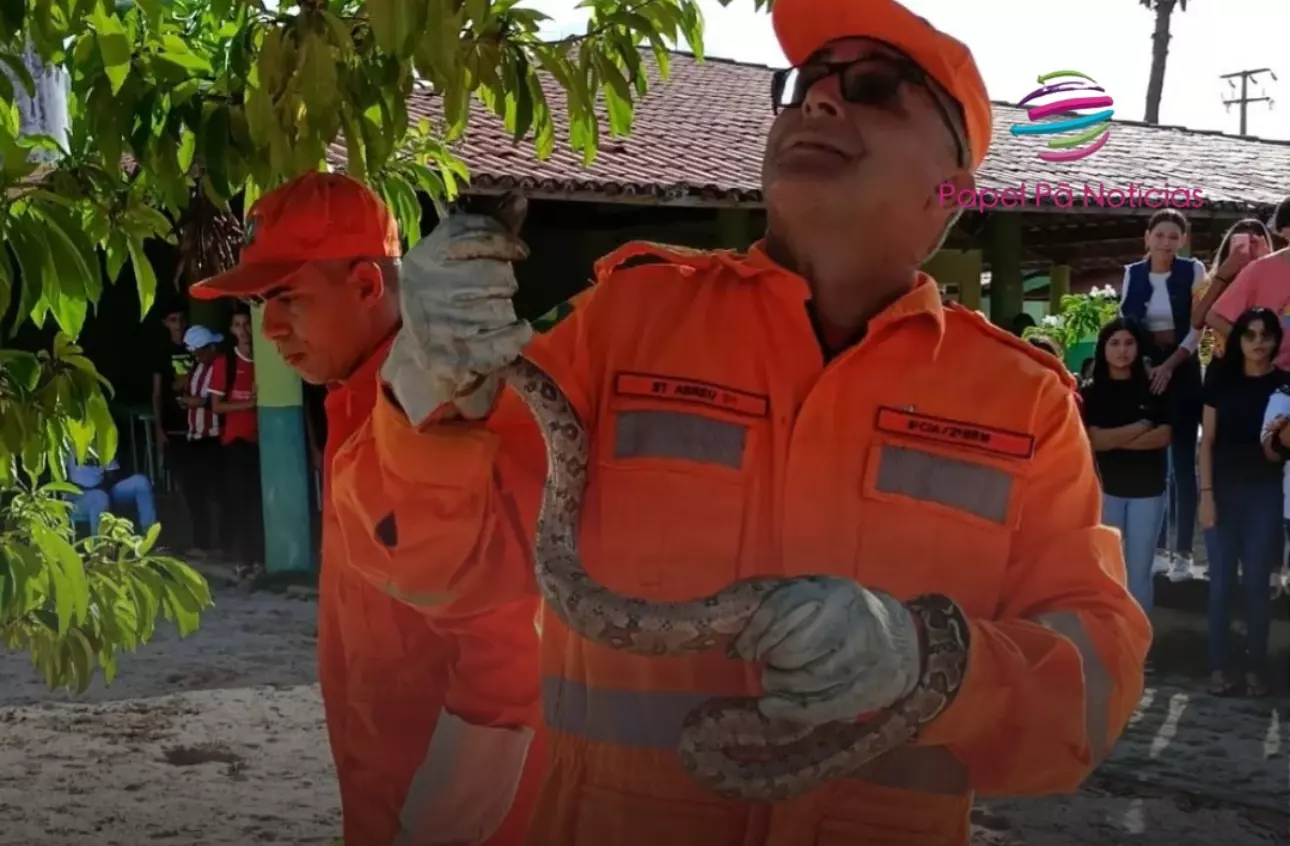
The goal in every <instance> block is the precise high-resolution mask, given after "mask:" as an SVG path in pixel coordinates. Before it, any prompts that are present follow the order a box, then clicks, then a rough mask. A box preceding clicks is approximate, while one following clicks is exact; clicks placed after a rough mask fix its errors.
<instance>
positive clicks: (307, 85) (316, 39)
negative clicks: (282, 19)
mask: <svg viewBox="0 0 1290 846" xmlns="http://www.w3.org/2000/svg"><path fill="white" fill-rule="evenodd" d="M304 50H305V63H304V68H303V69H302V70H301V72H300V75H301V81H300V86H301V95H302V96H303V98H304V101H305V108H306V109H307V110H308V114H309V122H310V123H311V124H316V123H317V122H319V121H322V120H326V119H328V118H330V117H331V116H333V115H334V112H335V108H336V93H337V92H336V62H335V60H333V59H332V56H331V47H330V46H328V44H327V41H326V39H324V38H323V37H322V36H321V35H319V34H313V35H311V36H310V37H309V40H308V41H306V42H305V47H304Z"/></svg>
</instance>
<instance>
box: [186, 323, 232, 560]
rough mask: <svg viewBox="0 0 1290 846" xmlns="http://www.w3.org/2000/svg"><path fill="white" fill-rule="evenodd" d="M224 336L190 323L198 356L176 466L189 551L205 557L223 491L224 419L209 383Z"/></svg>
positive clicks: (192, 349)
mask: <svg viewBox="0 0 1290 846" xmlns="http://www.w3.org/2000/svg"><path fill="white" fill-rule="evenodd" d="M222 340H224V338H223V336H222V335H220V334H219V333H217V332H212V331H211V330H209V329H207V328H206V327H205V326H190V327H188V331H186V332H185V333H184V346H186V347H187V348H188V350H189V351H190V352H191V353H192V354H193V358H194V359H196V362H197V364H196V366H195V367H194V368H193V372H192V375H191V376H190V377H189V379H188V386H187V388H186V390H185V395H184V405H185V406H186V407H187V409H188V439H187V441H186V442H185V443H183V444H182V445H181V448H180V450H179V452H180V455H179V456H178V457H179V459H180V460H179V461H178V462H177V465H178V466H177V467H176V469H177V470H178V471H179V473H180V475H181V484H180V487H181V488H182V490H183V492H184V497H185V498H186V499H187V500H188V509H189V513H191V514H192V520H193V535H192V544H191V545H190V548H189V550H188V553H187V554H188V555H189V556H190V557H194V558H202V557H205V556H206V555H207V554H209V553H210V550H211V513H212V511H213V509H214V508H215V501H216V500H217V499H219V494H220V491H221V490H222V487H221V484H220V479H221V476H220V425H221V424H222V422H223V420H222V418H221V416H220V415H219V414H217V413H216V412H215V410H214V409H213V408H212V407H211V393H210V384H211V378H212V377H213V376H214V374H215V366H216V364H217V362H218V360H219V343H220V341H222Z"/></svg>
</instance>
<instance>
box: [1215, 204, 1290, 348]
mask: <svg viewBox="0 0 1290 846" xmlns="http://www.w3.org/2000/svg"><path fill="white" fill-rule="evenodd" d="M1272 230H1273V231H1274V232H1276V233H1277V234H1278V235H1280V236H1281V238H1282V239H1284V240H1287V241H1290V197H1287V198H1286V199H1284V200H1282V201H1281V204H1280V205H1279V206H1277V210H1276V212H1275V213H1274V214H1273V216H1272ZM1255 254H1256V255H1257V251H1256V253H1255ZM1252 308H1270V309H1272V311H1274V312H1275V313H1276V314H1277V316H1278V317H1279V318H1280V319H1281V326H1282V328H1283V329H1286V328H1290V248H1286V249H1282V250H1278V251H1277V252H1275V253H1271V254H1270V255H1264V256H1262V257H1261V258H1258V259H1256V260H1255V261H1253V262H1250V264H1248V265H1246V267H1245V269H1244V270H1242V271H1241V272H1240V273H1239V274H1237V276H1236V279H1235V280H1233V281H1232V283H1231V284H1230V285H1228V286H1227V287H1226V290H1224V291H1223V292H1222V293H1221V294H1219V295H1218V299H1217V301H1216V302H1215V303H1214V307H1213V308H1212V309H1210V311H1209V314H1208V315H1206V317H1205V322H1206V323H1207V324H1209V326H1210V328H1212V329H1213V330H1214V331H1215V332H1217V333H1218V334H1219V335H1220V336H1221V337H1222V338H1223V340H1224V341H1226V340H1227V336H1228V335H1229V334H1230V333H1231V331H1232V324H1233V323H1234V322H1236V318H1238V317H1239V316H1240V315H1241V314H1243V313H1244V312H1246V311H1248V310H1249V309H1252ZM1276 365H1277V367H1278V368H1280V369H1282V370H1287V369H1290V344H1287V343H1285V342H1284V341H1283V342H1282V344H1281V348H1280V350H1279V351H1278V353H1277V359H1276Z"/></svg>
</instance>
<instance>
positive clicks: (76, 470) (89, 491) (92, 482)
mask: <svg viewBox="0 0 1290 846" xmlns="http://www.w3.org/2000/svg"><path fill="white" fill-rule="evenodd" d="M119 472H120V465H119V464H117V463H116V462H115V461H113V462H111V463H110V464H108V466H107V467H101V466H99V465H98V464H96V463H87V464H75V463H71V462H69V466H68V468H67V480H68V481H69V482H71V483H72V484H73V485H76V486H77V487H78V488H80V489H81V493H80V494H79V495H78V496H74V497H72V521H73V522H75V523H84V524H86V525H87V526H88V527H89V530H90V534H91V535H97V534H98V533H99V523H100V521H101V520H102V518H103V515H104V514H105V513H107V512H108V511H111V510H114V509H115V510H118V511H119V510H124V509H132V510H133V514H134V517H135V528H136V529H138V531H140V532H146V531H147V530H148V529H149V528H151V527H152V525H153V524H154V523H156V522H157V505H156V500H155V499H154V498H153V494H152V483H151V482H149V481H148V477H147V476H144V475H142V474H141V473H135V474H134V475H133V476H126V477H125V478H119V477H118V474H119Z"/></svg>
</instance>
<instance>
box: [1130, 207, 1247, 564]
mask: <svg viewBox="0 0 1290 846" xmlns="http://www.w3.org/2000/svg"><path fill="white" fill-rule="evenodd" d="M1187 236H1188V224H1187V218H1185V217H1183V215H1182V214H1181V213H1180V212H1178V211H1177V210H1175V209H1161V210H1160V211H1158V212H1156V213H1155V214H1153V215H1152V216H1151V218H1150V220H1149V221H1148V222H1147V231H1146V236H1145V242H1146V247H1147V257H1146V258H1145V259H1143V260H1142V261H1138V262H1134V263H1133V264H1130V265H1128V266H1126V267H1125V268H1124V286H1123V290H1122V292H1121V297H1120V314H1121V315H1123V316H1124V317H1125V318H1127V319H1129V320H1131V321H1133V322H1134V323H1136V324H1137V325H1138V327H1139V329H1140V330H1141V331H1142V334H1143V337H1144V340H1145V342H1146V344H1145V349H1144V350H1143V352H1144V354H1145V356H1146V359H1147V362H1148V366H1149V369H1150V373H1151V389H1152V391H1154V392H1155V393H1157V394H1160V393H1164V391H1165V390H1166V389H1167V388H1169V389H1171V390H1170V395H1171V397H1170V402H1171V408H1172V419H1171V421H1170V423H1171V425H1172V432H1173V441H1172V443H1171V444H1170V450H1169V459H1170V461H1169V463H1170V474H1169V481H1170V485H1169V488H1170V490H1169V494H1168V496H1167V500H1166V501H1167V503H1168V509H1167V515H1168V516H1167V519H1166V520H1165V521H1164V525H1163V526H1162V527H1161V531H1160V543H1159V547H1160V549H1161V550H1162V553H1161V556H1160V560H1159V562H1158V563H1159V564H1160V565H1163V566H1161V567H1160V569H1166V570H1168V572H1169V576H1170V578H1172V579H1174V580H1175V581H1180V580H1183V579H1187V578H1190V577H1191V571H1192V563H1193V562H1192V544H1193V541H1194V537H1195V527H1196V507H1197V491H1196V446H1197V437H1198V433H1199V430H1200V418H1201V407H1202V402H1201V375H1200V360H1199V359H1198V358H1197V356H1196V348H1197V347H1198V346H1199V344H1200V335H1201V330H1200V328H1199V327H1202V326H1204V320H1205V315H1204V314H1203V313H1194V312H1197V311H1198V310H1197V309H1194V308H1193V304H1194V302H1195V300H1196V299H1197V297H1196V295H1197V294H1198V293H1199V292H1200V291H1201V290H1202V289H1203V288H1204V287H1205V284H1206V278H1207V276H1208V275H1209V272H1208V271H1207V269H1206V268H1205V265H1204V264H1203V263H1202V262H1200V261H1199V260H1197V259H1194V258H1181V257H1179V255H1178V252H1179V250H1181V249H1182V248H1183V247H1184V246H1186V244H1187ZM1234 258H1235V257H1234ZM1237 269H1239V268H1237ZM1229 271H1231V273H1232V275H1235V271H1234V270H1232V269H1231V268H1228V267H1227V266H1226V264H1225V265H1224V266H1221V267H1220V268H1219V269H1218V271H1217V274H1218V275H1219V276H1220V277H1221V278H1226V279H1230V278H1231V276H1229V275H1226V274H1227V273H1228V272H1229ZM1171 524H1172V525H1173V526H1175V527H1176V536H1175V538H1174V540H1175V541H1176V542H1175V544H1174V545H1173V546H1172V547H1171V546H1170V544H1169V535H1170V531H1169V527H1170V525H1171Z"/></svg>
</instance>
